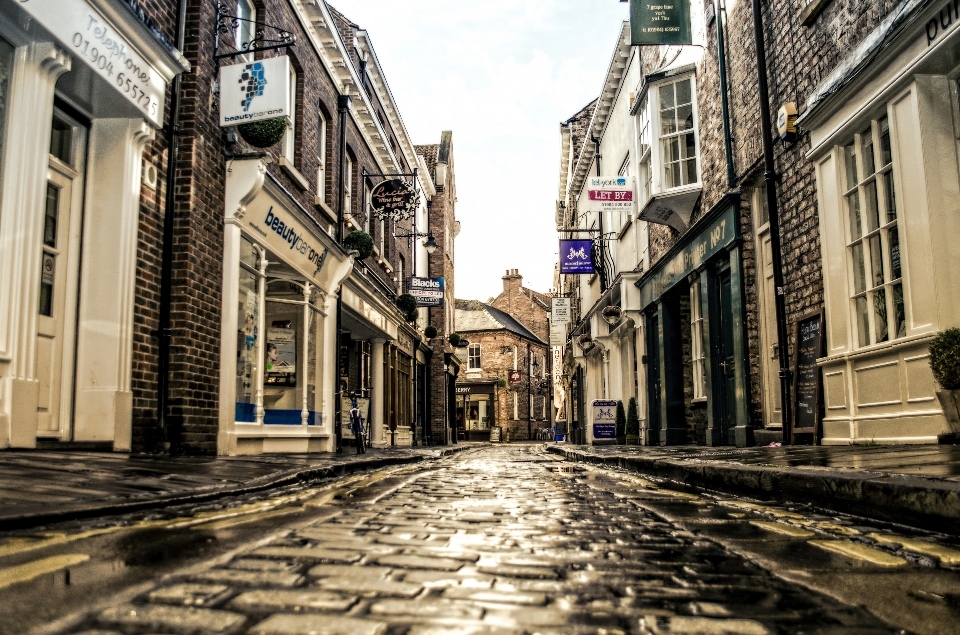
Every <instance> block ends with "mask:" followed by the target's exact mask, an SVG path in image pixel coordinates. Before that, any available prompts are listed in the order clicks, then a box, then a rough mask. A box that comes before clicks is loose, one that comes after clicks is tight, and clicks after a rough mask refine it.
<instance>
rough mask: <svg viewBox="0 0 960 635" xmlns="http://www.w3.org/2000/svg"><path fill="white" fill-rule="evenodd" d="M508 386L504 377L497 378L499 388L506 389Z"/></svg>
mask: <svg viewBox="0 0 960 635" xmlns="http://www.w3.org/2000/svg"><path fill="white" fill-rule="evenodd" d="M506 385H507V380H506V379H504V378H503V377H497V388H505V387H506Z"/></svg>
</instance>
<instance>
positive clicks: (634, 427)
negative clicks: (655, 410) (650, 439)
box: [626, 397, 640, 445]
mask: <svg viewBox="0 0 960 635" xmlns="http://www.w3.org/2000/svg"><path fill="white" fill-rule="evenodd" d="M626 431H627V445H638V444H639V443H640V415H639V414H638V412H637V398H636V397H630V401H629V403H628V404H627V427H626Z"/></svg>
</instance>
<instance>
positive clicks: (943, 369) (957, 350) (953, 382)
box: [930, 328, 960, 434]
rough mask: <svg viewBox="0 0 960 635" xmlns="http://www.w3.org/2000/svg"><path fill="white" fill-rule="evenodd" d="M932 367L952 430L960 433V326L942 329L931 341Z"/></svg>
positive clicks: (941, 403)
mask: <svg viewBox="0 0 960 635" xmlns="http://www.w3.org/2000/svg"><path fill="white" fill-rule="evenodd" d="M930 369H931V370H932V371H933V378H934V379H936V380H937V383H938V384H940V387H941V388H942V389H943V390H940V391H938V392H937V399H939V400H940V407H941V408H943V416H944V417H946V418H947V423H948V424H949V425H950V432H952V433H953V434H960V328H952V329H947V330H945V331H941V332H940V333H938V334H937V336H936V337H934V338H933V340H932V341H931V342H930Z"/></svg>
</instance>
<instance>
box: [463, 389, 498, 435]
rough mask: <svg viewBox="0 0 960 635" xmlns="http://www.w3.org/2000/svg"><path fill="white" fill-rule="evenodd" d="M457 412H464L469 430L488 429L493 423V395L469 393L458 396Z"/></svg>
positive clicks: (466, 427) (466, 426)
mask: <svg viewBox="0 0 960 635" xmlns="http://www.w3.org/2000/svg"><path fill="white" fill-rule="evenodd" d="M457 402H458V403H457V412H458V414H461V413H462V416H463V418H464V420H465V425H464V427H465V429H467V430H488V429H489V428H490V426H491V425H492V421H491V415H492V414H493V395H485V394H469V395H461V396H458V397H457Z"/></svg>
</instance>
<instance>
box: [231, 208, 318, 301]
mask: <svg viewBox="0 0 960 635" xmlns="http://www.w3.org/2000/svg"><path fill="white" fill-rule="evenodd" d="M259 200H264V201H265V200H267V199H266V197H260V199H259ZM243 222H244V224H245V225H246V226H247V227H248V228H249V229H248V231H249V232H250V233H251V234H254V235H257V236H260V237H261V238H262V240H263V242H264V243H265V244H266V246H267V247H269V248H270V250H271V251H274V252H275V253H277V254H282V255H283V256H284V257H285V258H288V259H289V260H290V262H291V263H292V264H294V265H295V266H296V267H297V268H298V269H300V271H302V272H304V273H305V274H306V275H307V276H308V277H310V278H312V279H313V280H315V281H317V282H322V280H321V278H320V273H321V271H322V270H323V265H324V264H325V263H326V260H327V256H328V254H329V250H328V249H327V248H326V247H324V246H323V245H322V244H321V243H320V241H319V240H317V239H316V238H315V237H314V236H313V235H312V234H311V233H310V232H308V231H307V229H306V227H304V226H303V224H301V223H300V222H299V221H298V220H297V219H295V218H294V217H293V215H292V214H291V213H290V212H289V211H287V210H285V209H283V208H282V207H281V206H279V205H272V204H270V203H266V204H257V203H255V204H254V205H252V206H251V207H250V208H247V212H246V214H244V215H243ZM321 286H323V285H321Z"/></svg>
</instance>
